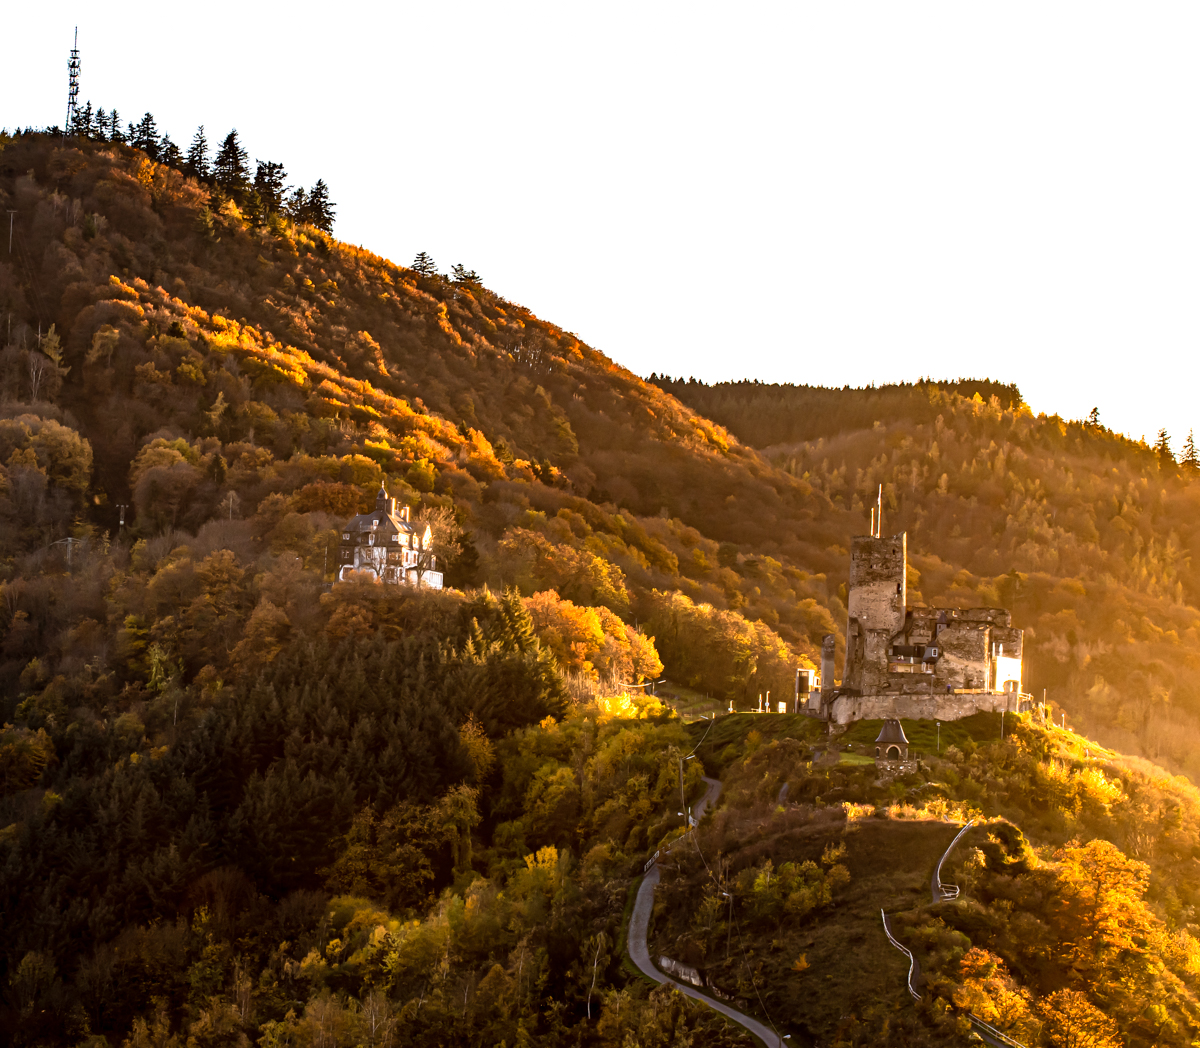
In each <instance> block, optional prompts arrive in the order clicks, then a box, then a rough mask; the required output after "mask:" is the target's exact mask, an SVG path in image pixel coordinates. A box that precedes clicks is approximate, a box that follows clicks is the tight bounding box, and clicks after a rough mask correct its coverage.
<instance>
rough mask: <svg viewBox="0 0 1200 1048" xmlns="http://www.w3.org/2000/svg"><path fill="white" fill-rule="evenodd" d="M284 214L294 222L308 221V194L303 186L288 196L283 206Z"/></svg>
mask: <svg viewBox="0 0 1200 1048" xmlns="http://www.w3.org/2000/svg"><path fill="white" fill-rule="evenodd" d="M283 213H284V214H285V215H287V216H288V218H290V219H291V220H292V221H293V222H297V223H303V222H307V221H308V192H307V190H305V189H304V187H303V186H297V187H296V188H295V189H293V190H292V191H291V193H290V194H288V198H287V200H286V201H285V202H284V205H283Z"/></svg>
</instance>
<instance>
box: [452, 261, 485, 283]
mask: <svg viewBox="0 0 1200 1048" xmlns="http://www.w3.org/2000/svg"><path fill="white" fill-rule="evenodd" d="M450 272H451V274H452V275H453V277H454V282H455V283H456V284H478V283H480V282H481V280H482V277H480V275H479V274H478V273H476V272H475V270H473V269H465V268H463V266H461V265H456V266H451V267H450Z"/></svg>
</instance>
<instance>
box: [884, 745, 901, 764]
mask: <svg viewBox="0 0 1200 1048" xmlns="http://www.w3.org/2000/svg"><path fill="white" fill-rule="evenodd" d="M887 759H888V760H890V761H898V760H899V759H900V747H899V746H889V747H888V748H887Z"/></svg>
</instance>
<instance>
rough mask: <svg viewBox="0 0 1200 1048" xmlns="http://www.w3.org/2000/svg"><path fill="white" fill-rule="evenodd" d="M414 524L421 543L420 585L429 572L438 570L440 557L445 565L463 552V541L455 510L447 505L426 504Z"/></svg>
mask: <svg viewBox="0 0 1200 1048" xmlns="http://www.w3.org/2000/svg"><path fill="white" fill-rule="evenodd" d="M413 524H414V526H415V527H416V529H417V540H418V542H419V543H420V548H419V549H418V551H417V563H416V572H417V585H418V586H419V585H420V584H421V581H422V579H424V578H425V575H426V573H427V572H430V571H434V570H436V567H437V561H438V558H441V560H442V563H443V565H444V564H445V562H446V561H447V560H450V559H452V558H453V557H457V556H458V555H459V554H460V553H462V543H461V542H460V541H459V530H458V521H457V520H455V518H454V510H452V509H448V508H447V507H445V506H426V507H425V508H424V509H423V510H421V512H420V513H418V514H417V516H416V519H415V520H414V521H413ZM426 528H428V529H429V541H428V542H426V541H425V529H426Z"/></svg>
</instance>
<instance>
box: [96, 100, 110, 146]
mask: <svg viewBox="0 0 1200 1048" xmlns="http://www.w3.org/2000/svg"><path fill="white" fill-rule="evenodd" d="M93 134H94V136H95V137H96V138H98V139H99V140H100V141H101V142H104V141H107V140H108V114H107V113H106V112H105V111H104V109H103V107H101V108H100V109H97V110H96V124H95V127H94V128H93Z"/></svg>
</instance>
